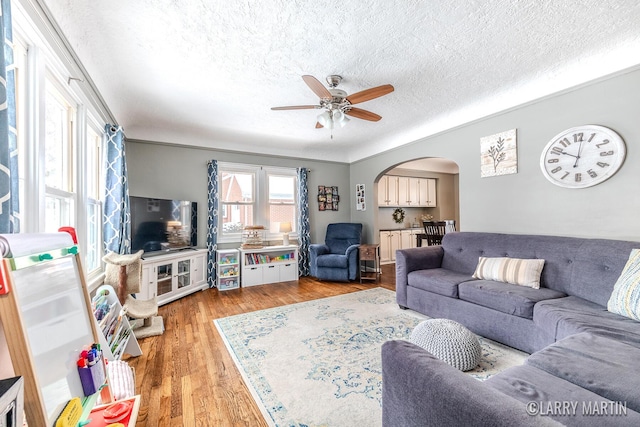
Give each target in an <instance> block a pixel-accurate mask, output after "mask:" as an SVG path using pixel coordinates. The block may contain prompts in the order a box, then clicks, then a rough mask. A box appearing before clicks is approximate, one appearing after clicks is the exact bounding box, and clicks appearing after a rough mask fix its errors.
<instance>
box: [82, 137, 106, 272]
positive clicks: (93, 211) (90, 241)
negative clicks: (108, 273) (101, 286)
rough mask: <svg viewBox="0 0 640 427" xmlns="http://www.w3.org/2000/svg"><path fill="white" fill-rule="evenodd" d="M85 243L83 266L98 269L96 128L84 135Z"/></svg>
mask: <svg viewBox="0 0 640 427" xmlns="http://www.w3.org/2000/svg"><path fill="white" fill-rule="evenodd" d="M86 147H87V148H86V153H85V154H86V155H85V158H86V160H87V165H86V189H85V191H86V196H87V203H86V208H87V210H86V218H87V223H86V228H87V233H86V236H87V237H86V239H85V240H86V241H85V266H86V269H87V272H93V271H95V270H97V269H99V268H100V263H101V259H102V202H101V200H100V199H101V197H100V195H101V194H102V185H101V182H100V177H101V173H100V170H101V169H100V163H101V156H100V153H101V147H102V136H101V134H100V133H99V131H98V129H97V126H96V127H94V126H91V125H90V126H87V135H86Z"/></svg>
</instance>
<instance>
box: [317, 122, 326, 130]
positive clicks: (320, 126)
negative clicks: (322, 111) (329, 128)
mask: <svg viewBox="0 0 640 427" xmlns="http://www.w3.org/2000/svg"><path fill="white" fill-rule="evenodd" d="M323 127H324V126H322V125H321V124H320V122H316V129H320V128H323Z"/></svg>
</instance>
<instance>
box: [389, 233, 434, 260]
mask: <svg viewBox="0 0 640 427" xmlns="http://www.w3.org/2000/svg"><path fill="white" fill-rule="evenodd" d="M421 233H424V230H422V229H421V228H410V229H406V230H388V231H380V263H381V264H389V263H392V262H395V260H396V251H397V250H398V249H408V248H415V247H417V240H418V234H421Z"/></svg>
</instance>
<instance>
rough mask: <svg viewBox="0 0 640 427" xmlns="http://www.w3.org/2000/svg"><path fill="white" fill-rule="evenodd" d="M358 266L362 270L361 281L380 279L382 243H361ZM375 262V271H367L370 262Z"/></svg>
mask: <svg viewBox="0 0 640 427" xmlns="http://www.w3.org/2000/svg"><path fill="white" fill-rule="evenodd" d="M358 253H359V259H358V264H359V265H358V267H359V270H360V283H362V281H363V280H375V281H376V282H377V281H378V274H380V245H379V244H377V243H376V244H372V245H360V248H359V251H358ZM370 261H372V262H373V271H372V272H371V271H367V265H368V262H370Z"/></svg>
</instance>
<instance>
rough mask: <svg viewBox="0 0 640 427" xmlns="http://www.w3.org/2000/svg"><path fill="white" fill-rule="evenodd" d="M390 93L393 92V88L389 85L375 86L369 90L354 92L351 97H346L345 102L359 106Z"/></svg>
mask: <svg viewBox="0 0 640 427" xmlns="http://www.w3.org/2000/svg"><path fill="white" fill-rule="evenodd" d="M391 92H393V86H391V85H382V86H376V87H372V88H371V89H365V90H363V91H360V92H356V93H354V94H352V95H349V96H347V101H349V102H350V103H351V104H359V103H361V102H365V101H369V100H370V99H375V98H378V97H380V96H383V95H386V94H388V93H391Z"/></svg>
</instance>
